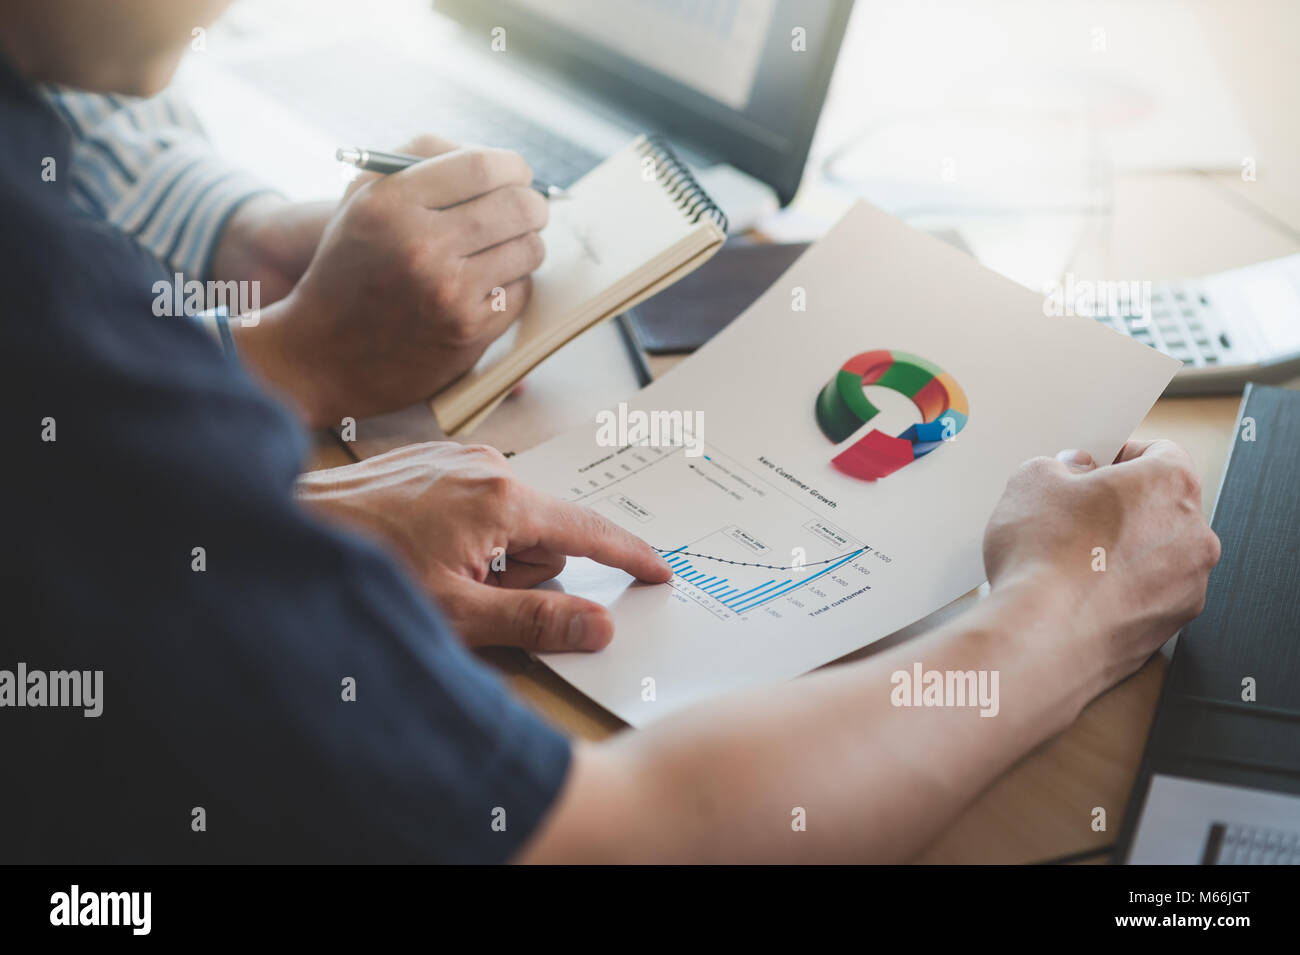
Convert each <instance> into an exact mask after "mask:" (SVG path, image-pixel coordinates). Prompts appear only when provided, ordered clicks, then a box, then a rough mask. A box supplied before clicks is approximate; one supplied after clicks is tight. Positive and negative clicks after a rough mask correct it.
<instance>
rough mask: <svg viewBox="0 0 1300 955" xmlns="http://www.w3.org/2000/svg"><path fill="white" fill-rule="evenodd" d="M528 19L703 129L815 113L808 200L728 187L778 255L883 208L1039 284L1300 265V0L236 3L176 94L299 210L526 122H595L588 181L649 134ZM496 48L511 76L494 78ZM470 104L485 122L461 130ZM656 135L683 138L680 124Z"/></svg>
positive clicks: (587, 137) (722, 187)
mask: <svg viewBox="0 0 1300 955" xmlns="http://www.w3.org/2000/svg"><path fill="white" fill-rule="evenodd" d="M435 6H437V7H438V9H435ZM463 7H473V8H475V9H474V11H473V12H472V13H471V14H466V12H465V11H464V9H461V8H463ZM836 7H843V8H845V9H848V8H850V7H851V12H850V13H849V14H848V16H847V25H846V26H843V27H842V29H840V30H839V31H838V32H842V36H839V35H837V36H836V37H829V38H828V37H825V36H822V35H820V34H819V31H823V32H825V31H827V30H830V29H832V28H834V26H835V25H834V14H835V12H836V11H835V9H834V8H836ZM783 8H786V9H783ZM521 16H522V17H525V18H527V17H530V16H531V17H533V18H534V21H536V19H537V18H539V17H540V18H543V19H545V20H546V21H548V22H547V23H546V24H545V26H546V27H547V28H548V29H549V28H551V27H555V28H556V29H557V30H559V31H561V32H564V31H568V32H571V33H574V34H576V35H578V36H579V38H580V39H581V40H583V41H585V42H586V43H587V44H588V45H587V47H586V49H587V50H590V49H591V48H593V47H602V48H604V49H607V50H609V51H610V53H611V56H613V57H617V58H619V60H620V62H622V63H628V64H631V68H635V69H639V70H641V72H639V73H635V72H634V73H633V74H632V77H631V79H630V80H627V79H626V77H623V78H622V79H620V78H619V77H614V78H613V79H611V80H609V86H610V88H611V89H612V88H613V87H614V85H615V80H619V82H621V83H624V85H625V86H626V87H627V88H624V89H619V90H617V91H616V92H618V93H619V94H620V95H622V96H623V100H622V101H623V102H625V103H626V102H627V101H628V100H627V98H628V97H629V96H630V97H632V98H635V97H636V95H637V88H638V86H641V87H643V88H647V89H648V88H649V87H650V86H652V85H653V84H655V83H657V82H658V80H659V78H660V77H664V78H667V79H668V80H671V81H673V82H674V83H675V84H676V86H675V87H674V89H677V90H684V91H685V92H684V93H682V94H681V95H680V96H679V97H678V98H679V99H680V98H682V97H683V96H687V95H689V96H695V95H696V94H698V95H699V96H700V97H702V98H703V99H701V100H700V102H703V101H704V100H709V101H710V102H709V103H707V104H705V105H707V106H708V107H709V109H703V108H702V109H700V110H697V111H696V112H694V113H692V114H691V117H690V119H691V123H693V124H694V125H693V130H695V131H703V132H705V133H707V130H708V129H709V128H721V127H724V126H728V124H729V123H733V121H735V120H736V118H737V116H739V119H740V120H745V121H748V119H749V118H751V117H754V116H758V117H759V118H760V120H762V119H764V116H763V113H764V111H765V110H767V111H769V112H775V113H779V112H780V110H781V109H782V108H785V109H787V111H788V110H789V109H794V110H795V112H796V113H797V114H798V115H797V116H789V115H787V116H785V117H782V116H779V115H778V116H776V118H775V119H774V120H773V122H781V121H784V122H786V123H787V124H792V123H795V122H796V121H797V120H810V121H811V122H812V124H813V125H812V129H813V134H812V136H811V144H810V146H807V147H806V148H807V150H808V151H807V154H806V157H804V156H802V155H799V156H797V157H795V158H797V159H798V165H799V167H800V171H801V173H802V175H801V176H798V177H797V180H796V181H797V183H798V187H797V191H795V190H786V191H787V192H788V193H792V198H791V195H790V194H786V195H767V196H764V195H756V194H754V193H753V192H752V191H750V192H746V190H745V188H744V185H745V183H741V184H740V186H741V188H738V189H734V190H731V192H734V193H735V195H734V196H731V195H730V193H729V191H728V188H727V187H728V185H729V184H728V183H725V182H719V183H717V184H715V185H710V188H711V190H714V191H719V192H721V193H722V194H724V204H728V205H730V206H731V207H730V208H728V211H729V212H731V213H732V218H733V222H736V223H738V224H739V225H741V226H742V227H745V228H752V229H756V230H758V232H759V233H760V234H761V235H763V236H764V237H766V238H769V239H772V240H776V241H796V240H805V239H810V238H814V237H815V236H817V235H819V234H820V233H821V232H823V231H824V230H825V229H826V228H827V226H828V225H829V224H830V223H831V222H833V221H834V220H835V218H836V217H837V216H838V215H839V214H840V212H842V211H843V209H844V208H845V207H846V206H847V204H848V203H850V202H852V201H853V200H854V199H855V198H865V199H868V200H869V201H871V202H873V203H876V204H878V205H880V206H882V207H883V208H885V209H887V210H889V211H891V212H893V213H895V214H897V215H899V216H902V217H903V218H905V219H907V220H908V221H910V222H913V223H914V224H917V225H920V226H923V227H925V228H930V229H942V230H952V231H954V232H955V233H956V234H958V235H960V237H961V239H962V241H963V242H964V243H965V244H966V245H967V247H968V248H969V249H970V250H971V251H972V252H973V253H974V254H975V255H976V256H977V257H978V258H980V259H981V261H983V262H985V264H987V265H989V266H990V267H992V268H994V269H996V270H998V271H1000V272H1002V273H1003V274H1006V275H1008V276H1009V277H1011V278H1013V279H1015V280H1017V281H1019V282H1022V283H1023V284H1026V285H1029V286H1031V287H1034V288H1035V289H1041V288H1042V287H1043V286H1044V284H1046V283H1049V282H1051V281H1054V280H1056V279H1059V277H1060V276H1061V275H1062V274H1064V273H1065V272H1067V271H1071V270H1072V271H1074V272H1088V273H1089V274H1092V275H1095V276H1096V277H1101V276H1102V275H1117V276H1119V277H1122V278H1125V279H1160V278H1168V277H1177V276H1181V275H1192V274H1198V273H1202V272H1208V271H1214V270H1221V269H1225V268H1231V267H1234V266H1238V265H1244V264H1248V263H1250V262H1254V261H1259V260H1261V259H1265V258H1269V257H1273V256H1280V255H1284V254H1287V253H1289V252H1292V251H1294V247H1295V242H1296V238H1297V236H1298V235H1300V175H1297V173H1300V129H1298V127H1300V123H1297V121H1296V119H1295V117H1296V115H1297V107H1300V69H1298V68H1297V65H1296V64H1297V62H1300V57H1298V56H1297V53H1298V52H1300V51H1298V50H1297V46H1298V45H1300V40H1298V38H1300V5H1298V4H1295V3H1288V2H1264V0H1251V2H1226V0H1224V2H1207V0H1201V2H1197V0H1136V2H1134V0H1130V2H1083V0H1059V2H1051V3H1043V2H1041V0H1039V2H1030V0H974V2H972V0H911V2H902V0H858V2H856V3H853V4H851V5H850V4H847V3H846V4H835V3H832V2H829V0H826V2H822V0H813V2H806V3H800V4H784V5H783V4H780V3H778V2H776V0H603V2H585V3H584V2H581V0H551V2H540V0H518V2H516V3H482V2H480V3H476V4H474V3H471V4H464V3H444V4H439V5H435V4H433V3H431V2H429V0H240V2H238V3H236V4H235V5H234V6H233V7H232V8H231V10H230V11H229V12H228V13H227V15H226V16H225V17H224V18H223V19H222V20H221V21H220V22H219V23H218V24H216V25H215V26H214V27H213V28H211V29H210V30H209V32H208V35H207V36H206V37H204V38H203V41H204V42H203V43H202V44H199V45H201V49H200V50H196V51H194V52H192V53H191V54H190V55H189V57H188V58H187V62H186V64H185V65H184V67H183V69H182V72H181V75H180V78H179V85H180V86H181V87H182V88H183V89H184V90H185V91H186V92H187V94H188V95H189V96H190V98H191V99H192V100H193V101H194V102H195V104H196V106H197V107H198V108H199V110H200V113H201V115H203V117H204V119H205V122H206V123H207V125H208V126H209V128H210V130H211V131H212V133H213V135H214V139H215V141H216V143H217V145H218V148H219V149H221V150H222V151H224V152H227V153H229V154H230V155H232V156H233V157H234V158H236V159H237V160H238V161H240V162H241V163H243V164H245V165H247V166H251V167H253V168H254V170H255V171H256V172H258V173H259V174H260V175H262V176H263V177H264V178H266V179H267V180H269V181H270V182H271V183H272V184H274V185H276V186H278V187H279V188H280V189H281V190H283V191H284V192H286V194H288V195H289V196H290V197H291V198H301V199H306V198H317V197H322V196H331V195H336V194H337V192H338V190H339V188H340V186H341V184H342V182H343V181H344V180H345V178H346V176H347V173H345V172H344V170H343V169H342V168H340V167H339V166H338V164H336V163H335V162H334V161H333V151H334V149H335V148H336V147H337V146H339V145H343V144H354V143H355V144H358V145H366V146H371V147H383V146H391V145H395V144H396V143H398V142H400V141H401V140H403V139H405V138H407V137H409V136H411V135H414V134H416V133H419V132H426V131H427V132H435V133H442V134H445V135H449V136H452V137H453V138H471V136H472V137H473V140H474V141H481V142H488V143H497V142H500V144H503V145H510V146H515V147H516V148H521V149H523V151H525V153H526V154H527V153H528V152H529V151H530V150H529V149H528V146H529V140H528V136H529V135H533V136H534V138H536V136H537V134H536V130H535V129H531V128H530V129H525V128H524V127H525V126H527V125H530V124H532V125H540V126H542V127H543V128H544V129H546V130H547V131H549V132H554V131H556V130H559V131H560V132H564V131H566V130H573V129H578V128H581V129H582V133H583V134H582V135H581V136H574V137H572V140H573V141H577V142H578V143H579V144H580V145H579V146H578V147H576V148H572V149H571V151H570V154H569V155H568V156H567V162H568V167H569V168H570V169H571V170H580V169H581V168H582V166H583V163H584V162H594V161H595V160H596V159H598V158H599V155H600V152H601V150H602V149H604V151H610V150H612V149H613V148H615V147H616V146H618V145H620V144H621V143H622V142H623V141H625V139H626V138H627V137H626V131H627V129H630V128H633V127H632V126H631V125H629V124H628V123H627V122H626V121H627V119H628V117H627V116H626V115H624V116H623V117H622V119H623V120H624V123H623V125H624V127H626V128H620V126H619V124H618V123H610V124H606V125H605V127H601V126H600V124H599V123H593V122H592V117H593V116H596V115H599V114H601V113H602V110H603V109H604V106H603V105H602V104H601V103H600V102H599V94H601V92H602V88H601V87H602V85H603V84H602V83H601V82H600V81H593V80H592V78H591V76H590V75H588V76H586V77H582V76H579V77H577V79H578V83H577V84H576V86H577V87H580V88H578V89H576V91H575V84H574V79H575V78H574V77H573V76H568V77H564V76H561V77H560V78H559V79H558V80H557V79H556V78H555V77H554V76H552V75H550V74H549V73H547V72H545V71H536V70H533V66H534V65H535V64H536V63H537V62H539V61H540V62H542V63H544V65H546V66H548V67H551V68H558V70H557V72H558V73H560V74H562V73H563V72H564V69H565V67H566V65H567V63H566V62H563V61H566V60H568V59H576V57H568V56H566V51H565V48H562V47H560V48H557V47H553V46H552V47H546V46H544V47H543V48H541V49H538V48H536V47H533V48H528V47H526V45H525V44H524V43H523V42H522V41H521V40H518V39H517V38H518V36H519V34H520V30H519V29H517V26H518V23H519V22H520V21H519V17H521ZM783 16H785V17H787V18H790V17H792V18H793V21H797V22H800V23H806V24H807V31H808V36H807V37H806V42H807V43H808V45H809V47H811V49H810V50H808V51H806V53H807V55H808V56H809V57H810V58H820V60H821V61H822V62H826V61H828V60H829V63H830V66H831V70H832V72H831V75H830V80H829V89H828V90H827V92H826V94H825V99H824V103H822V102H821V101H820V100H818V98H817V97H816V96H810V97H807V98H806V99H805V100H803V101H801V102H796V103H792V104H781V103H779V102H777V101H778V100H780V99H781V97H782V96H784V95H787V94H788V90H789V87H791V86H793V85H796V84H797V83H798V82H799V77H794V78H793V79H789V82H786V80H787V76H786V74H785V71H786V70H787V67H786V66H785V65H784V64H786V63H792V62H801V61H798V60H796V59H795V58H793V57H790V58H786V59H785V60H781V59H773V58H772V57H770V56H767V55H766V54H765V53H764V51H763V50H762V49H761V47H762V45H763V37H762V36H761V35H760V34H761V32H762V30H763V28H764V27H765V26H766V27H767V28H769V29H770V30H771V32H772V33H773V35H774V36H775V37H776V38H777V39H781V40H782V42H785V41H786V39H787V38H788V31H787V30H786V29H785V25H784V24H783V23H781V24H778V21H780V20H781V18H782V17H783ZM498 20H499V21H500V23H501V25H500V27H499V29H500V30H501V31H502V35H501V36H499V37H497V36H495V35H494V33H493V29H494V24H495V21H498ZM756 31H757V33H756ZM494 40H500V41H501V44H502V45H503V47H504V48H503V49H493V48H492V44H493V43H494ZM827 47H832V48H831V49H829V51H828V49H827ZM486 56H495V57H496V58H497V59H496V60H495V62H496V63H499V64H501V65H502V67H503V68H502V69H499V70H493V69H491V68H490V67H489V68H485V67H484V63H485V58H486ZM486 62H489V63H490V62H492V61H486ZM507 64H508V66H507ZM496 74H501V83H500V88H499V89H496V88H494V87H495V86H496V84H495V83H494V80H493V77H494V76H495V75H496ZM507 74H513V75H507ZM520 75H522V76H524V77H525V78H526V80H527V82H528V83H529V84H530V86H531V87H532V88H533V89H534V90H535V91H536V92H537V94H538V97H539V100H538V102H536V103H532V102H530V103H520V101H519V100H518V97H517V95H516V94H515V93H514V92H513V91H512V89H511V86H510V83H511V82H517V81H518V79H519V76H520ZM584 78H585V79H586V81H587V82H586V84H585V86H584V85H583V83H582V82H581V81H582V80H583V79H584ZM638 79H641V80H642V82H641V83H640V84H638ZM625 81H626V82H625ZM566 83H567V85H566ZM814 85H815V83H814ZM783 90H786V91H787V92H786V93H783ZM589 94H596V96H593V97H592V98H591V99H590V100H589V99H587V96H588V95H589ZM647 95H649V94H647ZM790 95H793V94H790ZM668 99H669V100H672V97H671V96H670V97H668ZM485 103H486V104H487V105H484V104H485ZM467 104H470V105H467ZM773 104H775V105H773ZM714 107H718V109H716V110H715V111H714V112H710V110H713V109H714ZM818 110H819V111H818ZM467 112H468V113H470V114H471V118H473V114H477V119H478V120H479V121H478V122H477V123H471V124H470V128H468V129H466V128H465V126H466V123H465V120H466V113H467ZM688 112H689V110H688ZM809 113H812V115H811V116H809V115H808V114H809ZM520 117H522V120H521V119H520ZM542 120H544V122H539V121H542ZM524 121H528V122H524ZM691 123H684V124H683V128H685V127H686V126H688V125H691ZM642 125H643V126H645V127H646V131H648V132H653V131H656V129H666V130H667V131H668V132H669V133H670V135H671V134H672V133H673V132H674V130H673V126H674V122H673V118H672V114H671V113H669V112H664V111H663V110H661V111H659V112H654V111H650V113H649V115H648V116H647V121H646V122H645V123H644V124H642ZM652 126H653V127H655V128H649V127H652ZM728 128H730V127H728ZM760 132H764V131H763V130H760ZM467 133H468V134H470V136H466V134H467ZM474 134H477V135H474ZM684 138H687V137H684ZM753 142H754V143H757V144H758V145H755V146H754V147H753V149H751V150H750V152H752V153H755V154H756V153H758V152H761V151H762V145H761V139H760V138H759V137H757V136H755V137H754V138H753ZM538 145H545V144H541V143H539V144H538ZM570 145H572V142H571V143H570ZM800 145H801V144H799V143H794V144H793V146H791V145H790V144H789V143H778V144H777V147H776V151H780V149H781V148H782V147H783V146H784V147H787V148H786V152H787V153H794V154H798V153H799V152H800V149H799V146H800ZM268 146H270V148H268ZM734 151H735V147H734V145H733V152H734ZM687 152H688V153H689V148H687ZM723 152H725V150H723ZM741 152H742V153H743V152H744V150H741ZM529 158H530V159H534V157H533V156H532V155H530V156H529ZM560 158H562V159H563V158H566V157H564V156H561V157H560ZM691 158H692V160H695V159H696V157H695V156H691ZM724 158H727V159H731V160H732V162H733V164H734V163H735V162H736V160H735V157H734V156H724ZM739 161H740V162H742V163H743V161H744V160H743V158H742V159H741V160H739ZM557 178H563V176H562V175H561V176H557ZM702 178H703V177H702ZM772 178H775V177H772ZM787 178H788V176H787ZM760 179H761V176H760ZM749 184H750V185H753V183H749ZM775 191H777V192H780V191H781V190H780V189H776V190H775ZM726 198H730V199H731V201H730V203H727V202H726ZM784 200H790V201H788V202H787V203H786V204H785V205H784V207H782V208H777V205H778V204H779V203H781V202H782V201H784ZM1257 226H1259V227H1262V228H1256V227H1257ZM1188 230H1191V231H1192V232H1193V233H1196V234H1198V237H1199V238H1198V241H1195V242H1189V241H1188V238H1187V233H1188ZM1175 236H1176V237H1177V241H1173V242H1171V241H1170V240H1171V239H1173V238H1174V237H1175ZM1175 247H1176V248H1175Z"/></svg>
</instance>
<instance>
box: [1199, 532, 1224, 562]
mask: <svg viewBox="0 0 1300 955" xmlns="http://www.w3.org/2000/svg"><path fill="white" fill-rule="evenodd" d="M1202 540H1203V543H1202V544H1201V556H1202V561H1203V563H1204V565H1205V567H1206V568H1207V569H1210V570H1212V569H1213V568H1214V567H1215V565H1217V564H1218V563H1219V557H1221V556H1222V554H1223V544H1222V542H1221V541H1220V540H1219V535H1218V534H1216V533H1214V531H1212V530H1210V529H1209V528H1206V533H1205V535H1204V537H1203V539H1202Z"/></svg>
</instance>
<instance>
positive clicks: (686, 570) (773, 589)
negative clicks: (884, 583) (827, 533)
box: [663, 544, 867, 614]
mask: <svg viewBox="0 0 1300 955" xmlns="http://www.w3.org/2000/svg"><path fill="white" fill-rule="evenodd" d="M684 550H686V545H685V544H683V545H682V546H681V547H679V548H677V550H674V551H669V552H668V553H666V554H664V555H663V556H664V560H666V561H667V562H668V564H669V566H671V567H672V569H673V574H674V575H675V576H676V578H677V579H678V580H680V581H682V582H683V583H686V584H689V585H690V586H691V587H694V588H695V589H696V590H698V591H700V592H701V593H702V594H704V595H706V596H708V597H711V598H713V599H714V600H716V601H717V602H718V603H720V604H721V605H722V606H724V607H726V608H727V609H728V610H730V611H731V612H732V613H736V614H743V613H748V612H749V611H751V610H757V609H758V608H759V607H761V606H763V604H765V603H767V602H769V601H772V600H776V599H777V598H779V597H784V596H786V595H787V594H789V593H791V592H792V591H794V590H798V589H799V588H800V587H803V586H805V585H807V584H810V583H812V582H813V581H814V580H816V579H817V578H818V577H822V576H825V575H826V574H829V573H830V572H831V571H833V570H836V569H837V568H839V567H841V566H843V565H844V564H847V563H848V562H849V561H851V560H853V558H855V557H859V556H861V555H862V554H864V553H866V551H867V548H865V547H863V548H859V549H858V550H855V551H853V552H852V553H851V554H845V555H844V556H843V557H841V558H839V559H838V560H836V561H834V562H833V563H831V564H829V565H828V566H826V567H823V568H821V569H820V570H818V571H817V572H816V573H809V572H808V570H811V568H808V570H804V571H800V570H797V569H795V568H789V569H785V570H775V571H767V573H769V574H771V579H769V580H765V581H763V582H762V583H761V584H758V585H757V586H754V587H750V586H747V585H746V584H745V583H739V582H737V583H733V581H732V579H731V578H730V577H729V576H727V575H726V574H725V573H723V572H719V571H712V570H708V569H701V568H700V567H697V566H696V565H695V563H694V562H695V561H697V560H699V559H700V558H698V557H691V556H688V555H686V554H684V553H682V551H684ZM701 562H702V563H705V564H708V563H710V561H709V560H707V559H705V560H703V561H701Z"/></svg>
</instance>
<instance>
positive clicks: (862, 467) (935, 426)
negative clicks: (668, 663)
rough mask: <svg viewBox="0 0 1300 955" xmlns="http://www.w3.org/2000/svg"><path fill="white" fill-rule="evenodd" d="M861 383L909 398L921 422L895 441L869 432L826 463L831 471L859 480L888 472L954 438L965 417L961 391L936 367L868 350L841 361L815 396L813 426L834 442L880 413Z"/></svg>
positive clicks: (967, 409)
mask: <svg viewBox="0 0 1300 955" xmlns="http://www.w3.org/2000/svg"><path fill="white" fill-rule="evenodd" d="M866 385H878V386H880V387H882V388H891V389H893V390H894V391H897V392H898V393H899V394H903V395H906V396H907V397H908V398H911V399H912V403H913V404H915V405H916V407H917V408H919V409H920V411H921V423H920V424H914V425H912V426H911V427H910V428H908V429H907V430H906V431H904V432H903V433H902V434H900V435H899V436H898V437H896V438H894V437H890V436H889V435H887V434H885V433H884V432H882V431H879V430H872V431H870V432H868V433H867V435H866V436H865V437H863V438H862V439H861V440H859V441H855V442H854V443H853V444H852V445H850V446H849V448H848V449H847V450H845V451H843V452H841V453H840V454H838V455H836V456H835V457H834V458H832V459H831V464H833V465H834V466H835V467H836V469H838V470H840V471H842V472H844V473H845V474H847V475H849V476H850V477H855V478H858V479H859V480H862V481H874V480H876V479H877V478H882V477H885V476H887V475H890V474H893V473H894V472H895V471H897V470H898V469H899V468H902V467H904V466H905V465H908V464H911V463H912V462H913V461H915V460H916V459H917V458H920V457H924V456H925V455H927V454H929V453H930V452H931V451H933V450H934V449H935V448H937V447H938V446H939V445H940V444H942V443H943V441H944V440H945V438H947V439H951V438H953V437H954V436H956V434H957V432H959V431H961V429H962V428H964V427H966V422H967V421H968V420H969V417H970V405H969V404H968V403H967V401H966V392H964V391H962V389H961V386H960V385H958V384H957V382H956V381H955V380H954V379H953V377H952V375H950V374H948V373H947V372H946V371H944V370H943V369H942V368H940V367H939V366H938V365H935V364H933V363H932V362H929V361H926V360H925V359H924V358H921V357H920V356H919V355H913V354H911V353H910V352H905V351H886V350H884V349H880V350H878V351H867V352H863V353H862V354H860V355H854V356H853V357H852V358H850V359H849V360H848V361H846V362H845V363H844V365H843V367H841V368H840V370H839V371H838V372H836V374H835V377H834V378H832V379H831V380H830V381H829V382H827V384H826V387H825V388H823V389H822V390H821V393H820V394H818V396H817V404H816V412H817V425H818V427H820V428H821V430H822V434H824V435H826V437H828V438H829V439H830V440H831V441H833V442H834V443H836V444H839V443H840V442H841V441H845V440H847V439H849V438H850V437H852V436H853V434H854V432H856V431H857V430H858V429H859V428H861V427H862V426H863V425H864V424H866V423H867V422H868V421H870V420H871V419H872V418H874V417H875V416H876V415H877V414H878V413H879V412H880V409H879V408H877V407H876V406H875V405H873V404H872V403H871V402H870V401H868V400H867V396H866V395H865V394H864V393H863V391H862V389H863V387H864V386H866Z"/></svg>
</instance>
